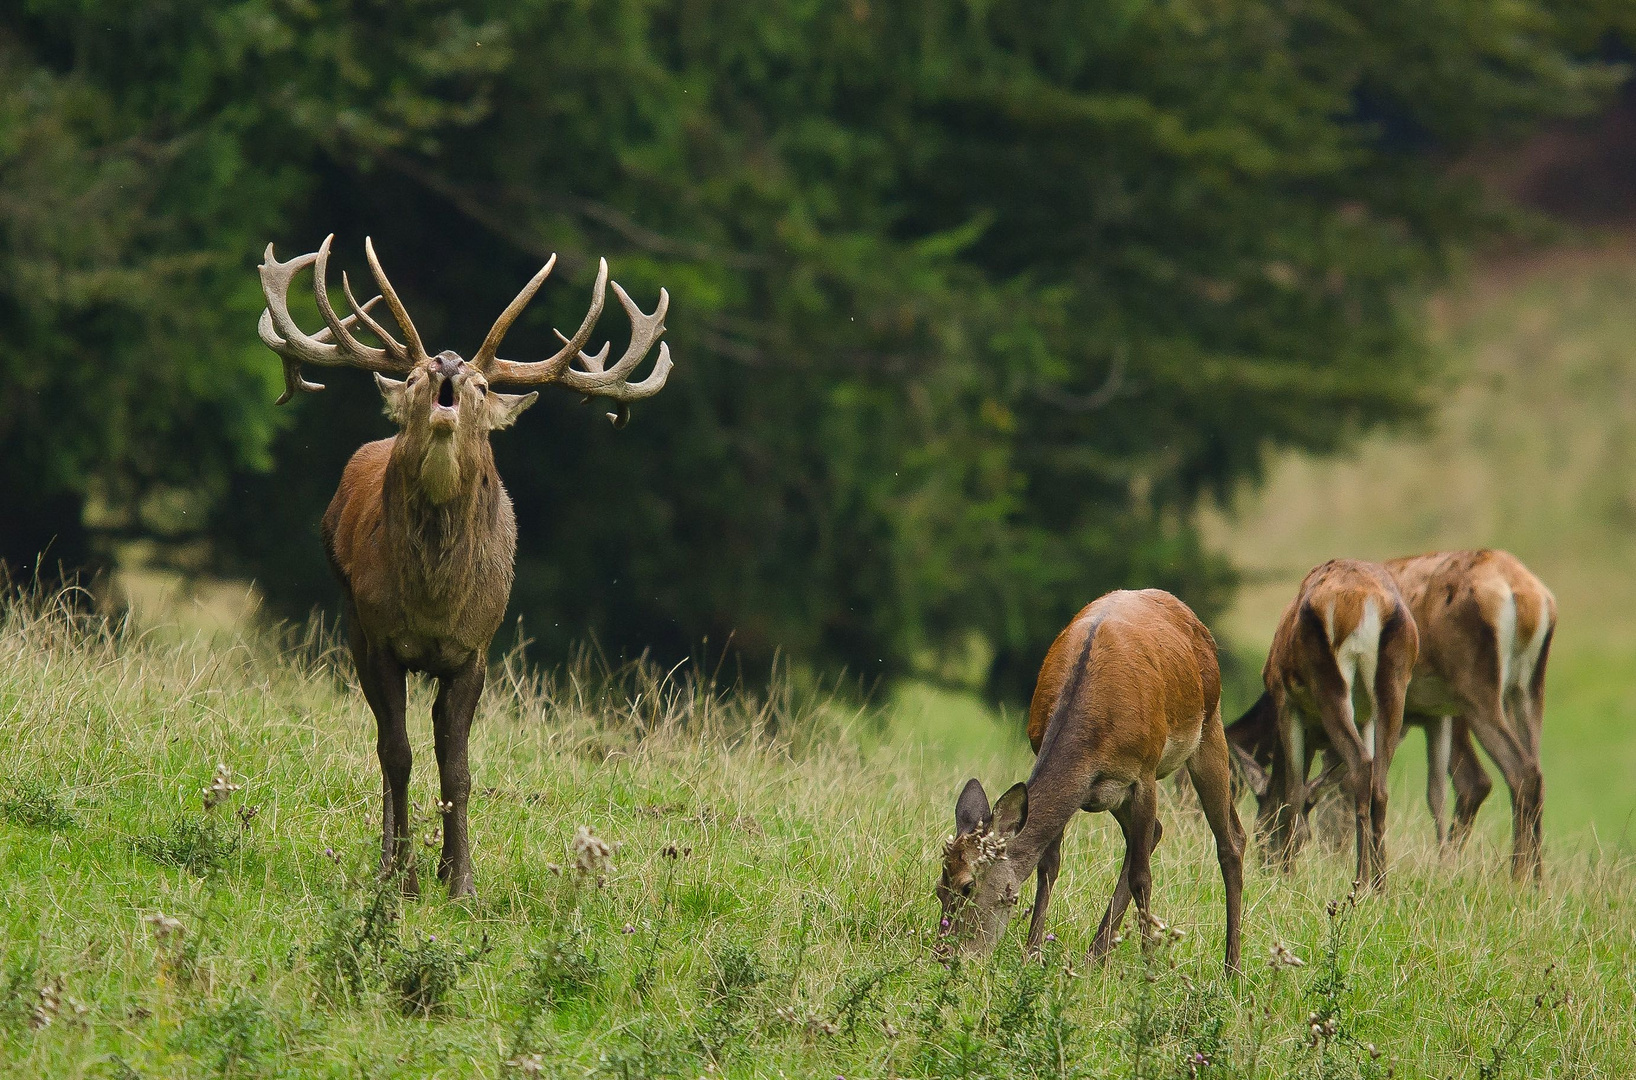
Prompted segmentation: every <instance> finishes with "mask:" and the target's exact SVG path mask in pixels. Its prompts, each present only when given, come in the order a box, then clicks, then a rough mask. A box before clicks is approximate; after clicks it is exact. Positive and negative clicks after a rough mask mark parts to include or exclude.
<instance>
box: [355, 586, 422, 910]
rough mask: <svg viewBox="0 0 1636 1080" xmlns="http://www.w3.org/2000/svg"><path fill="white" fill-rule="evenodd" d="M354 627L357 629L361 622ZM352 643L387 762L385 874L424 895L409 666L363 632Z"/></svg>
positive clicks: (377, 746)
mask: <svg viewBox="0 0 1636 1080" xmlns="http://www.w3.org/2000/svg"><path fill="white" fill-rule="evenodd" d="M351 625H353V626H354V627H356V625H357V620H356V618H354V619H352V620H351ZM351 638H352V657H353V660H354V662H355V663H356V664H357V667H358V684H359V685H360V686H361V687H362V688H363V692H364V700H366V701H368V702H369V708H370V711H372V712H373V713H374V714H375V754H376V756H377V757H378V758H380V762H381V873H382V874H383V875H388V874H397V873H401V874H402V875H403V892H404V895H406V896H418V895H420V882H419V880H418V879H417V878H416V877H415V871H414V848H413V846H412V845H411V844H410V835H409V833H410V826H411V824H412V822H411V821H410V813H409V771H410V768H411V766H412V765H413V764H414V755H413V752H412V751H411V750H410V748H409V728H408V722H407V720H406V718H405V711H406V709H407V707H408V702H407V688H406V686H405V683H404V680H405V674H404V670H403V665H402V664H399V663H398V662H397V660H396V659H394V658H393V657H392V656H391V654H390V653H388V652H386V651H385V650H382V649H375V648H372V647H370V645H369V643H368V642H367V641H366V640H365V639H364V636H363V634H362V633H361V632H360V631H358V630H356V629H354V630H353V631H352V633H351Z"/></svg>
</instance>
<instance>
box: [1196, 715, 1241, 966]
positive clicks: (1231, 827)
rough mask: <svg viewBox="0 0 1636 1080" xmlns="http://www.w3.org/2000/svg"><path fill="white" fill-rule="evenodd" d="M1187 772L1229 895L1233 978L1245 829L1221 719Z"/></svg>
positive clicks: (1228, 960)
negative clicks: (1207, 827) (1234, 796)
mask: <svg viewBox="0 0 1636 1080" xmlns="http://www.w3.org/2000/svg"><path fill="white" fill-rule="evenodd" d="M1187 773H1188V775H1189V776H1191V777H1192V778H1193V787H1194V789H1195V790H1196V791H1197V792H1198V793H1199V805H1200V806H1201V807H1202V808H1203V810H1204V818H1205V820H1206V821H1208V822H1209V823H1210V832H1211V833H1212V834H1213V835H1214V836H1215V838H1216V861H1217V862H1218V863H1220V864H1221V883H1222V885H1223V887H1224V888H1225V889H1226V892H1227V946H1226V960H1225V966H1226V969H1227V973H1228V974H1229V975H1237V974H1238V973H1239V918H1240V915H1241V913H1242V911H1243V907H1244V826H1243V825H1242V824H1241V823H1240V822H1239V820H1238V808H1237V807H1235V806H1234V805H1233V779H1232V766H1231V764H1230V763H1229V761H1228V756H1227V737H1226V736H1225V735H1224V734H1223V733H1222V730H1221V719H1220V716H1219V715H1218V716H1217V718H1216V719H1215V720H1214V721H1213V722H1211V723H1207V724H1205V728H1204V738H1203V739H1202V740H1201V741H1200V743H1199V748H1198V749H1197V750H1195V751H1194V752H1193V757H1192V758H1191V759H1190V760H1189V761H1188V763H1187Z"/></svg>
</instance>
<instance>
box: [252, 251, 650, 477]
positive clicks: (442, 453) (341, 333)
mask: <svg viewBox="0 0 1636 1080" xmlns="http://www.w3.org/2000/svg"><path fill="white" fill-rule="evenodd" d="M334 239H335V238H334V236H333V235H332V236H329V237H326V238H325V239H324V242H323V243H322V244H321V245H319V248H318V250H317V251H315V252H312V253H310V254H307V255H300V256H297V257H296V258H294V259H291V260H289V261H288V262H279V261H278V260H277V259H276V258H275V257H274V255H273V246H272V245H271V244H268V245H267V255H266V260H265V261H264V262H263V263H262V265H261V288H262V292H263V293H264V294H265V295H266V297H267V308H266V310H265V311H263V312H262V313H261V324H260V327H259V330H260V333H261V340H262V341H263V342H265V343H266V345H267V347H268V348H270V349H272V350H273V351H274V352H276V353H278V355H279V356H280V357H282V358H283V360H284V384H285V386H284V394H283V396H282V397H280V398H279V399H278V402H279V404H281V405H282V404H283V403H284V402H286V401H288V400H290V398H292V397H293V396H295V394H296V393H297V392H305V393H311V392H314V391H318V390H322V389H323V388H324V387H323V385H322V384H321V383H313V382H308V381H307V380H306V379H304V378H302V376H301V365H302V364H303V363H308V364H320V365H324V366H328V367H358V368H363V369H365V370H367V371H372V372H374V373H375V382H376V384H377V385H378V386H379V387H380V391H381V396H382V397H383V398H384V399H385V401H386V412H387V415H388V416H390V417H391V418H392V420H393V422H394V423H396V424H397V425H398V427H399V429H400V430H401V437H400V447H401V449H402V451H403V452H404V453H408V454H411V455H414V456H416V457H417V459H423V460H424V467H423V469H422V476H423V479H424V480H425V482H426V487H427V491H428V494H429V495H431V497H432V498H433V500H434V501H443V500H444V499H447V498H449V497H452V495H453V494H454V492H455V491H456V490H458V489H459V485H460V479H461V473H462V469H461V463H462V462H463V461H466V460H469V456H470V454H471V453H472V452H474V451H475V452H480V451H481V450H482V448H484V447H486V446H487V442H488V434H489V432H491V431H494V430H497V429H499V428H503V427H506V426H508V425H510V424H511V423H512V422H513V421H515V420H516V419H517V417H518V415H519V414H521V413H522V411H523V410H524V409H526V408H528V407H529V406H530V405H532V404H534V402H535V400H537V399H538V398H539V394H538V393H535V392H531V393H527V394H503V393H500V392H499V391H497V390H494V389H492V388H491V385H490V384H491V383H493V384H503V385H512V386H543V385H546V384H550V383H557V384H560V385H562V386H566V387H568V388H569V389H570V390H577V391H579V392H580V393H582V394H584V395H586V398H587V400H589V399H590V398H592V397H604V398H609V399H611V400H613V401H614V402H615V408H614V411H612V412H610V413H609V414H608V416H609V418H610V419H611V420H613V422H614V424H615V425H616V426H620V425H623V424H624V422H625V420H626V417H627V416H628V415H629V414H628V403H629V402H632V401H635V400H637V399H638V398H645V397H651V396H652V395H654V394H656V393H658V392H659V391H660V390H661V389H662V388H663V387H664V385H665V380H666V378H668V377H669V375H670V369H671V360H670V347H669V346H668V345H665V344H663V343H661V344H660V346H659V359H658V360H657V361H656V362H655V363H654V365H653V371H652V372H651V373H650V374H649V375H648V377H647V378H646V379H643V380H642V381H641V382H634V383H633V382H631V381H630V380H629V376H630V374H631V373H632V371H634V369H635V368H636V366H637V365H638V364H640V363H641V362H642V359H643V357H645V356H646V355H647V354H648V352H649V350H651V349H652V348H653V343H654V342H655V341H658V339H659V336H660V335H661V334H663V333H664V332H665V310H666V308H668V307H669V305H670V297H669V294H667V293H666V292H665V291H664V290H663V289H661V290H659V305H658V307H656V308H655V309H654V311H653V314H651V315H648V314H644V313H643V311H642V309H641V308H639V307H637V306H636V303H635V302H634V301H632V300H631V298H630V296H628V295H627V294H626V292H625V290H624V289H622V288H620V287H619V284H618V283H617V282H613V283H611V284H612V285H613V290H614V294H615V295H616V296H617V297H618V298H619V302H620V304H621V306H623V307H624V309H625V312H626V314H627V315H629V316H630V319H631V342H630V346H629V347H628V348H627V349H626V350H625V353H624V355H623V356H621V357H620V358H619V360H618V361H617V362H616V363H614V364H613V366H611V367H609V366H608V364H607V360H608V344H607V343H604V344H603V346H602V348H601V349H600V350H598V351H597V352H595V353H590V352H586V351H584V350H585V345H586V343H587V342H589V341H590V339H591V333H592V331H593V330H594V329H595V328H596V322H597V319H598V318H599V317H600V316H601V314H602V304H603V300H604V298H605V296H606V294H607V288H608V285H609V284H610V282H609V281H608V262H607V260H606V259H603V260H600V262H599V265H598V269H597V277H596V284H595V286H594V287H593V289H592V292H591V306H590V310H589V311H587V312H586V314H585V318H584V320H583V321H582V322H581V323H580V327H579V329H578V330H577V331H576V332H575V333H574V335H573V336H572V337H569V336H567V335H565V334H562V333H560V332H559V333H558V334H557V337H558V338H559V339H561V341H562V348H561V349H559V350H558V351H557V352H556V353H555V354H554V355H552V356H550V357H548V358H547V359H545V360H538V361H532V362H516V361H512V360H503V359H501V358H500V356H499V351H500V343H501V342H502V341H503V340H504V339H505V335H506V331H507V330H509V329H510V328H511V324H512V323H513V322H515V321H516V319H517V316H519V315H521V314H522V311H523V308H525V307H527V306H528V302H529V301H530V300H532V299H533V297H534V294H535V293H536V292H538V291H539V288H540V286H541V285H543V284H544V283H545V279H546V278H547V277H548V276H549V275H550V273H551V270H552V267H554V266H555V265H556V261H557V257H556V256H555V255H553V256H551V258H550V260H549V261H548V262H546V264H545V266H544V267H542V268H541V269H540V272H539V273H537V274H535V275H534V277H533V278H532V279H531V280H530V281H529V282H528V284H527V285H525V286H523V290H522V292H520V293H518V294H517V296H516V298H515V299H514V300H512V301H511V303H510V304H509V305H507V306H506V309H505V311H503V312H501V313H500V317H499V318H498V319H497V320H495V323H494V325H493V326H492V327H491V328H490V329H489V332H488V335H487V336H486V337H484V339H483V344H482V345H481V346H479V347H478V350H477V353H476V354H475V355H474V356H473V357H472V358H471V359H470V360H465V359H463V358H462V357H461V356H460V355H459V354H458V353H454V352H450V351H448V350H445V351H443V352H440V353H438V354H437V355H436V356H431V355H428V353H427V352H426V348H425V346H424V345H423V344H422V343H421V337H420V334H419V332H418V331H416V330H415V324H414V323H413V322H412V321H411V320H410V318H409V312H408V311H407V310H406V309H405V308H404V306H403V301H402V300H400V299H399V298H398V294H397V291H396V290H394V289H393V288H392V283H391V281H389V280H388V279H387V277H386V273H385V272H384V271H383V270H382V269H381V264H380V260H379V259H377V258H376V257H375V245H374V244H373V243H372V242H371V241H369V240H368V239H366V240H365V241H364V254H365V256H366V257H367V258H368V260H369V269H370V272H371V273H372V274H374V277H375V283H376V285H377V286H379V288H380V295H378V296H375V297H373V298H372V299H370V300H367V301H365V302H364V303H362V304H360V303H358V301H357V299H356V298H355V297H354V296H353V294H352V284H351V282H349V281H348V280H347V276H346V274H345V273H343V274H342V275H341V291H342V293H343V295H345V297H346V301H347V304H348V306H349V307H350V308H351V313H350V314H349V315H347V316H346V317H345V318H341V317H340V316H338V315H337V314H336V312H335V308H334V306H333V304H332V303H331V302H330V296H329V288H328V284H327V279H328V270H329V253H330V244H331V242H332V241H333V240H334ZM309 266H311V267H312V268H313V294H314V299H315V300H316V301H317V305H318V314H319V316H320V317H321V318H322V319H323V321H324V327H323V329H321V330H319V331H318V332H317V333H315V334H311V335H308V334H306V333H304V332H303V331H302V330H301V328H300V327H298V326H296V324H295V320H294V319H293V318H291V316H290V309H289V291H290V283H291V282H292V281H293V280H294V279H295V275H296V274H297V273H299V272H300V271H302V270H304V269H306V268H307V267H309ZM382 300H385V301H386V306H387V308H388V310H390V311H391V312H392V320H393V321H394V322H395V323H397V326H398V332H399V333H400V334H401V335H402V336H403V340H402V341H399V340H398V339H397V337H396V336H394V335H393V334H392V333H390V332H389V331H388V330H387V329H386V327H385V326H383V325H382V324H381V323H380V322H379V321H378V320H377V319H376V318H375V317H374V316H373V315H371V314H370V311H371V309H372V308H374V306H375V305H376V304H377V303H379V302H380V301H382ZM359 325H362V326H363V327H364V328H365V329H367V330H368V331H369V332H370V333H371V334H373V335H374V336H375V337H376V338H377V339H379V341H380V342H381V344H380V345H379V346H374V345H367V344H365V343H364V342H362V341H360V340H358V337H357V336H356V334H355V333H354V331H355V330H356V329H357V328H358V326H359ZM576 361H578V364H579V366H575V362H576ZM393 376H397V378H394V377H393Z"/></svg>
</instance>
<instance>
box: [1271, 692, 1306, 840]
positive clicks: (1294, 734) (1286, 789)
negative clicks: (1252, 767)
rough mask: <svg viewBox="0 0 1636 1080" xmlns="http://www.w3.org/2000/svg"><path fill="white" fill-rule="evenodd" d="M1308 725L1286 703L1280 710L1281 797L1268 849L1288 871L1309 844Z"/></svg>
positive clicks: (1278, 772)
mask: <svg viewBox="0 0 1636 1080" xmlns="http://www.w3.org/2000/svg"><path fill="white" fill-rule="evenodd" d="M1305 723H1306V721H1305V720H1304V719H1303V718H1302V716H1301V714H1300V713H1299V712H1297V711H1296V710H1295V709H1294V708H1293V707H1291V706H1290V705H1289V703H1288V702H1287V701H1286V702H1285V703H1284V704H1283V705H1282V706H1281V707H1280V708H1279V710H1278V736H1279V738H1278V750H1277V757H1276V759H1275V762H1274V768H1273V773H1274V777H1273V782H1274V783H1277V784H1279V785H1280V795H1279V799H1278V803H1277V805H1276V807H1275V808H1274V817H1273V827H1272V833H1271V835H1270V836H1269V837H1268V847H1269V848H1270V849H1271V850H1272V852H1273V853H1274V855H1275V857H1276V858H1277V860H1278V864H1279V867H1280V868H1281V869H1283V870H1286V871H1287V870H1289V869H1290V868H1291V867H1293V866H1294V864H1295V856H1296V854H1297V853H1298V852H1299V851H1300V850H1301V847H1302V845H1303V844H1304V843H1305V841H1306V830H1307V802H1306V798H1307V772H1308V770H1309V769H1310V765H1309V762H1310V761H1311V760H1312V758H1311V755H1310V754H1308V752H1307V745H1306V727H1305Z"/></svg>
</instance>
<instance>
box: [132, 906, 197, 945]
mask: <svg viewBox="0 0 1636 1080" xmlns="http://www.w3.org/2000/svg"><path fill="white" fill-rule="evenodd" d="M142 921H143V922H145V923H147V924H148V925H149V926H151V927H153V936H154V937H156V938H158V939H159V942H160V944H168V943H169V942H171V941H173V940H174V941H178V942H179V941H181V940H182V936H183V935H184V934H186V933H187V927H185V926H183V925H182V920H181V919H173V918H171V917H170V916H169V915H166V914H165V913H164V912H163V911H156V912H154V913H153V914H152V915H149V916H148V917H147V918H145V919H143V920H142Z"/></svg>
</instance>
